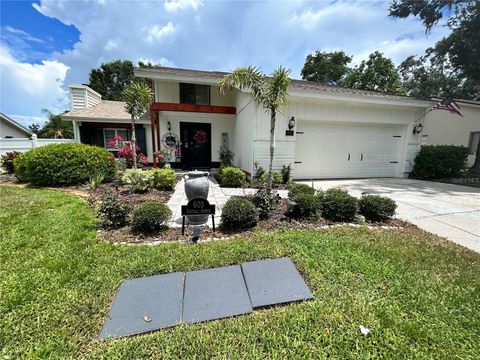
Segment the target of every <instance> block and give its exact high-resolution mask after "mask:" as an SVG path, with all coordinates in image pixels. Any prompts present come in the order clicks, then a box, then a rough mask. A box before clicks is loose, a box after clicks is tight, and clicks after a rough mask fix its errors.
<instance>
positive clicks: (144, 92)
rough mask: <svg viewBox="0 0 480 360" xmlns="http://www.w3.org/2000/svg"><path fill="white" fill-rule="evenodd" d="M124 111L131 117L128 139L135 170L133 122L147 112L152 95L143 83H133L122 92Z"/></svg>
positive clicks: (135, 151) (135, 156)
mask: <svg viewBox="0 0 480 360" xmlns="http://www.w3.org/2000/svg"><path fill="white" fill-rule="evenodd" d="M122 96H123V101H125V103H126V104H125V110H127V112H128V113H129V114H130V116H131V117H132V136H131V139H130V142H131V147H132V155H133V168H134V169H136V168H137V149H136V138H135V120H136V119H139V118H140V116H142V115H143V114H144V113H145V111H147V110H148V108H149V106H150V103H151V102H152V97H153V93H152V90H151V89H150V87H149V86H148V85H147V84H146V83H144V82H133V83H131V84H130V85H129V86H128V87H127V88H126V89H125V90H124V91H123V94H122Z"/></svg>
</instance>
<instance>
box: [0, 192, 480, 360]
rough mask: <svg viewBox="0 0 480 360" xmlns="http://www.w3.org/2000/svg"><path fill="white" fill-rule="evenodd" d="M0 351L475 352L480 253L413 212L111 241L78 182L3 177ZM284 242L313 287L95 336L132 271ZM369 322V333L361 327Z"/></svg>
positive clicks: (237, 255)
mask: <svg viewBox="0 0 480 360" xmlns="http://www.w3.org/2000/svg"><path fill="white" fill-rule="evenodd" d="M0 197H1V198H2V201H1V202H0V213H1V214H2V216H0V227H1V228H2V237H0V242H1V246H0V264H1V268H0V293H1V297H0V357H3V358H11V359H16V358H28V359H32V358H84V357H89V358H95V359H96V358H108V359H133V358H136V359H140V358H141V359H158V358H162V359H178V358H222V359H223V358H229V359H256V358H290V359H293V358H340V359H359V358H361V359H364V358H370V359H372V358H425V359H427V358H428V359H431V358H436V359H445V358H452V359H453V358H458V359H474V358H479V357H480V349H479V347H478V344H479V343H480V326H479V322H478V300H479V293H480V278H479V277H478V274H479V272H480V255H479V254H477V253H475V252H473V251H470V250H468V249H466V248H463V247H461V246H458V245H456V244H453V243H451V242H449V241H446V240H444V239H441V238H439V237H437V236H434V235H432V234H429V233H426V232H424V231H422V230H419V229H417V228H416V227H414V226H407V227H404V228H403V229H402V230H401V231H376V230H371V229H368V228H367V226H361V227H335V228H331V229H326V230H324V231H321V232H320V231H311V230H303V231H299V230H289V229H285V230H282V231H256V232H255V233H254V234H252V236H250V237H249V238H248V239H247V238H245V237H243V236H238V237H235V238H234V239H232V240H231V241H212V242H208V243H204V244H198V245H187V244H180V243H168V244H159V245H156V246H136V247H129V246H122V245H119V246H114V245H112V244H109V243H106V242H104V241H99V240H98V237H97V235H96V234H97V233H96V230H97V225H98V221H97V219H96V217H95V216H94V214H93V212H92V210H91V208H90V207H89V206H88V204H87V203H86V202H85V201H84V200H82V199H80V198H78V197H75V196H71V195H67V194H63V193H61V192H58V191H50V190H45V189H29V188H26V189H21V188H16V187H6V186H0ZM283 256H288V257H290V258H291V259H292V261H293V262H294V263H295V265H296V267H297V268H298V269H299V271H300V272H301V274H302V275H303V277H304V279H305V280H306V282H307V283H308V285H309V287H310V288H311V290H312V292H313V294H314V298H313V300H310V301H306V302H301V303H295V304H288V305H286V306H282V307H273V308H267V309H262V310H259V311H256V312H255V313H253V314H249V315H244V316H238V317H234V318H228V319H222V320H217V321H211V322H206V323H200V324H194V325H180V326H177V327H174V328H171V329H164V330H160V331H156V332H152V333H150V334H145V335H141V336H132V337H128V338H124V339H119V340H106V341H99V340H97V338H96V337H97V335H98V333H99V331H100V329H101V326H102V324H103V321H104V318H105V316H106V315H107V314H108V311H109V307H110V304H111V301H112V299H113V298H114V296H115V293H116V291H117V289H118V287H119V285H120V284H121V282H122V281H123V280H125V279H129V278H137V277H142V276H150V275H156V274H166V273H170V272H175V271H192V270H199V269H208V268H213V267H220V266H229V265H234V264H239V263H242V262H246V261H253V260H259V259H267V258H279V257H283ZM360 326H364V327H367V328H369V329H370V330H371V332H370V333H369V334H368V335H367V336H362V335H361V333H360V331H359V327H360Z"/></svg>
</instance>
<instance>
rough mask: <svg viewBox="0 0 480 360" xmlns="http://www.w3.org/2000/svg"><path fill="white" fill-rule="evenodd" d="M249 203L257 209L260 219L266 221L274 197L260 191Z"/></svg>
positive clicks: (263, 190)
mask: <svg viewBox="0 0 480 360" xmlns="http://www.w3.org/2000/svg"><path fill="white" fill-rule="evenodd" d="M250 201H251V202H252V204H253V205H254V206H255V207H256V208H257V210H258V215H259V217H260V219H268V218H269V216H270V212H271V211H272V209H273V204H274V197H273V195H272V194H270V193H269V192H268V191H267V190H266V189H260V190H258V191H257V193H256V194H255V196H253V197H251V199H250Z"/></svg>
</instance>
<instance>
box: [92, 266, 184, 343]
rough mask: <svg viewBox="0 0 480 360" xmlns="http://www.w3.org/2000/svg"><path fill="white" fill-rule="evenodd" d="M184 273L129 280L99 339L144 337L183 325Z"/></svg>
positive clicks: (125, 283) (115, 303)
mask: <svg viewBox="0 0 480 360" xmlns="http://www.w3.org/2000/svg"><path fill="white" fill-rule="evenodd" d="M184 279H185V274H184V273H183V272H177V273H171V274H166V275H156V276H149V277H144V278H139V279H133V280H125V281H124V282H123V283H122V285H121V286H120V289H119V290H118V293H117V296H116V298H115V301H114V302H113V304H112V308H111V309H110V313H109V314H108V317H107V320H106V321H105V324H104V325H103V328H102V331H101V333H100V335H99V339H105V338H107V337H122V336H129V335H135V334H140V333H144V332H148V331H152V330H157V329H161V328H165V327H169V326H173V325H176V324H179V323H180V322H181V316H182V299H183V285H184Z"/></svg>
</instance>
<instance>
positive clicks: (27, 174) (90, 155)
mask: <svg viewBox="0 0 480 360" xmlns="http://www.w3.org/2000/svg"><path fill="white" fill-rule="evenodd" d="M14 165H15V175H17V177H18V178H19V179H20V180H22V181H27V182H30V183H32V184H34V185H48V186H62V185H78V184H82V183H85V182H86V181H87V180H88V179H89V178H90V177H91V176H92V174H101V175H103V176H104V178H105V180H112V179H113V178H114V177H115V174H116V167H115V162H114V159H113V157H112V154H110V153H109V152H108V151H107V150H105V149H102V148H100V147H97V146H90V145H86V144H78V143H67V144H50V145H46V146H41V147H38V148H35V149H32V150H30V151H27V152H26V153H24V154H22V155H20V156H17V157H16V158H15V160H14Z"/></svg>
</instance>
